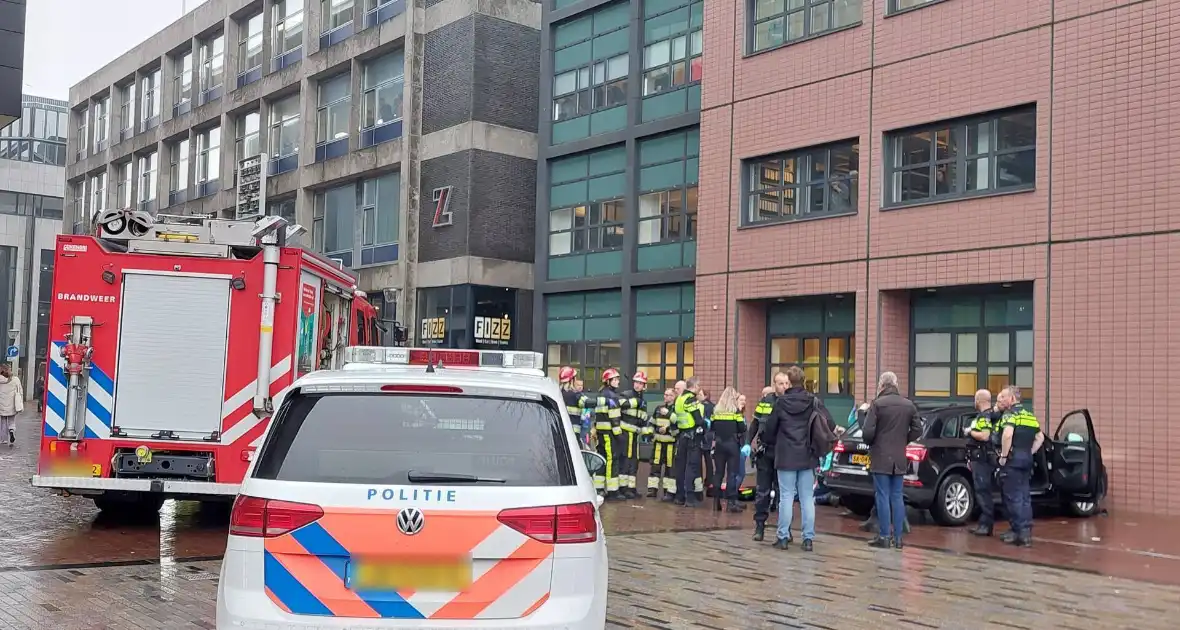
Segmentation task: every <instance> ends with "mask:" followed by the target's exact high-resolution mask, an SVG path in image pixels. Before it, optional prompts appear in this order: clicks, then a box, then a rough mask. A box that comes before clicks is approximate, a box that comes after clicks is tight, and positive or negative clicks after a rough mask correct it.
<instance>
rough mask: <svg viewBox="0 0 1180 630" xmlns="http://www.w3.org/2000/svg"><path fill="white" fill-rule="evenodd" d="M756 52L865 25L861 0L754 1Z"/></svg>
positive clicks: (752, 47)
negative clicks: (848, 27) (855, 25)
mask: <svg viewBox="0 0 1180 630" xmlns="http://www.w3.org/2000/svg"><path fill="white" fill-rule="evenodd" d="M751 4H752V6H753V18H754V19H753V21H752V22H753V28H752V31H753V42H752V46H751V51H752V52H758V51H760V50H766V49H768V48H774V47H775V46H780V45H782V44H785V43H788V42H793V41H797V40H801V39H806V38H808V37H815V36H818V35H822V34H824V33H827V32H829V31H833V30H836V29H839V28H844V27H845V26H850V25H853V24H856V23H858V22H860V21H861V0H752V2H751Z"/></svg>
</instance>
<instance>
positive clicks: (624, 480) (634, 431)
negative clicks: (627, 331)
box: [619, 372, 647, 499]
mask: <svg viewBox="0 0 1180 630" xmlns="http://www.w3.org/2000/svg"><path fill="white" fill-rule="evenodd" d="M645 389H647V375H646V374H644V373H643V372H636V373H635V376H632V377H631V389H629V390H627V391H625V392H623V394H622V401H621V402H622V410H623V418H622V422H620V423H619V426H620V427H621V428H622V429H623V434H622V435H621V436H620V438H619V442H620V444H619V450H620V451H621V452H622V454H621V455H620V458H621V460H622V461H621V463H620V464H619V494H620V495H622V496H623V498H625V499H636V498H638V497H639V492H638V491H637V490H636V487H635V486H636V479H635V474H636V473H638V472H639V437H640V435H642V434H643V431H644V429H646V428H647V401H645V400H644V399H643V390H645Z"/></svg>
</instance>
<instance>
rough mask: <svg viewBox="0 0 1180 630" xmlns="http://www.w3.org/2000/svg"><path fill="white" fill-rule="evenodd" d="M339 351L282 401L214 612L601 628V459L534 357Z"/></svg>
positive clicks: (317, 623)
mask: <svg viewBox="0 0 1180 630" xmlns="http://www.w3.org/2000/svg"><path fill="white" fill-rule="evenodd" d="M345 357H346V358H345V362H346V364H347V365H346V366H345V368H344V369H343V370H340V371H319V372H313V373H311V374H309V375H307V376H305V377H303V378H301V379H299V380H298V381H296V382H295V383H294V384H293V385H292V386H291V388H289V389H288V390H287V391H286V392H284V394H283V396H282V399H281V400H280V401H279V402H278V408H277V411H276V412H275V416H274V419H273V421H272V422H271V425H270V427H269V428H268V429H267V435H266V439H265V441H264V442H263V445H262V448H261V450H260V451H259V453H258V456H257V457H256V458H255V461H254V462H253V463H252V464H251V467H250V470H249V471H248V472H247V474H246V479H245V480H244V481H243V482H242V486H241V494H240V495H239V496H238V497H237V500H236V501H235V502H234V507H233V513H232V516H231V519H230V535H229V542H228V543H227V545H226V552H225V560H224V562H223V563H222V567H221V583H220V585H219V587H218V592H217V627H218V628H219V629H230V628H325V629H330V628H472V629H479V628H522V629H529V628H573V629H583V628H585V629H596V630H597V629H600V628H603V627H605V625H606V588H607V551H606V543H605V540H604V537H603V532H602V522H601V520H600V518H599V516H598V506H599V503H600V499H599V498H598V497H597V496H596V495H595V493H594V488H593V485H592V483H591V477H590V472H589V470H588V468H591V467H598V466H602V465H604V464H603V462H602V459H601V458H600V457H598V456H597V455H596V454H593V453H584V452H582V451H581V450H580V449H579V447H578V442H577V440H576V439H575V437H574V433H573V430H572V427H571V425H570V421H569V418H568V417H567V416H566V413H565V405H564V403H563V402H562V397H561V392H560V391H559V390H558V388H557V385H556V384H554V382H553V381H552V380H550V379H548V378H546V377H545V375H544V373H543V372H542V371H541V369H540V367H541V356H540V354H537V353H533V352H490V351H478V350H476V351H462V350H459V351H456V350H441V351H440V350H422V349H407V348H377V347H355V348H348V349H346V351H345ZM439 361H441V363H442V365H441V366H437V367H436V365H437V363H438V362H439Z"/></svg>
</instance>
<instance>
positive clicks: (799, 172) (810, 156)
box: [739, 139, 860, 227]
mask: <svg viewBox="0 0 1180 630" xmlns="http://www.w3.org/2000/svg"><path fill="white" fill-rule="evenodd" d="M837 150H840V151H842V152H845V153H847V155H848V156H849V168H848V171H847V172H846V173H843V174H840V175H835V176H833V175H831V164H832V155H833V151H837ZM820 151H823V152H824V166H823V168H822V169H821V170H822V176H821V177H820V178H818V179H812V177H813V176H814V174H815V173H816V172H817V171H816V169H815V162H814V158H815V157H816V155H817V154H818V153H819V152H820ZM776 161H777V162H778V170H777V173H778V182H779V184H778V185H774V186H760V187H758V188H755V187H754V183H755V182H758V181H762V180H761V174H762V173H763V171H764V169H765V167H766V166H767V165H768V164H770V163H772V162H776ZM788 161H793V162H794V166H793V167H792V168H793V171H792V173H791V176H792V177H793V178H794V180H795V181H791V182H789V183H788V182H787V180H786V178H787V175H786V173H787V169H786V164H787V162H788ZM853 165H855V168H853ZM802 176H806V178H807V179H806V180H802V179H801V177H802ZM838 183H844V184H845V185H847V186H848V198H849V199H848V204H847V207H842V208H833V207H831V205H832V194H831V192H832V185H833V184H838ZM816 187H822V190H823V191H824V202H823V210H821V211H819V212H812V211H810V208H811V205H812V204H811V196H812V195H813V194H814V191H813V190H812V189H813V188H816ZM787 191H791V192H792V199H793V203H794V208H795V212H793V213H792V214H787V213H786V212H785V208H786V202H785V199H786V197H787V195H786V194H785V193H786V192H787ZM767 193H775V194H777V195H778V201H777V203H778V208H779V210H778V213H777V216H773V217H772V218H766V219H758V218H755V217H757V216H759V215H757V214H755V211H754V207H755V206H754V205H753V204H754V203H755V201H756V200H757V206H756V207H757V208H759V209H760V208H761V202H762V201H764V200H763V199H759V197H761V196H763V195H766V194H767ZM800 208H808V211H807V212H805V213H802V212H799V209H800ZM859 211H860V140H859V139H850V140H842V141H838V142H830V143H827V144H822V145H816V146H811V147H803V148H800V149H794V150H791V151H785V152H781V153H774V154H771V155H767V156H763V157H754V158H747V159H744V160H742V212H741V215H740V217H741V218H740V224H739V225H740V226H741V227H756V226H762V225H777V224H781V223H793V222H795V221H806V220H811V219H823V218H830V217H843V216H852V215H855V214H857V212H859Z"/></svg>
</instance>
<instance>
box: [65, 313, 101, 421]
mask: <svg viewBox="0 0 1180 630" xmlns="http://www.w3.org/2000/svg"><path fill="white" fill-rule="evenodd" d="M93 327H94V319H93V318H90V317H87V316H85V315H76V316H74V318H73V319H71V320H70V333H69V335H67V336H66V345H65V346H64V347H62V349H61V354H62V358H64V359H65V362H64V365H63V369H64V370H65V372H66V375H67V377H68V381H67V385H66V386H67V391H66V400H65V403H66V413H65V418H64V420H65V425H64V426H63V427H62V429H61V432H60V433H59V434H58V437H59V438H61V439H62V440H73V441H77V440H81V439H82V436H83V435H85V434H86V392H87V390H88V388H89V387H90V355H91V353H92V352H93V348H91V347H90V339H91V329H92V328H93Z"/></svg>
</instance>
